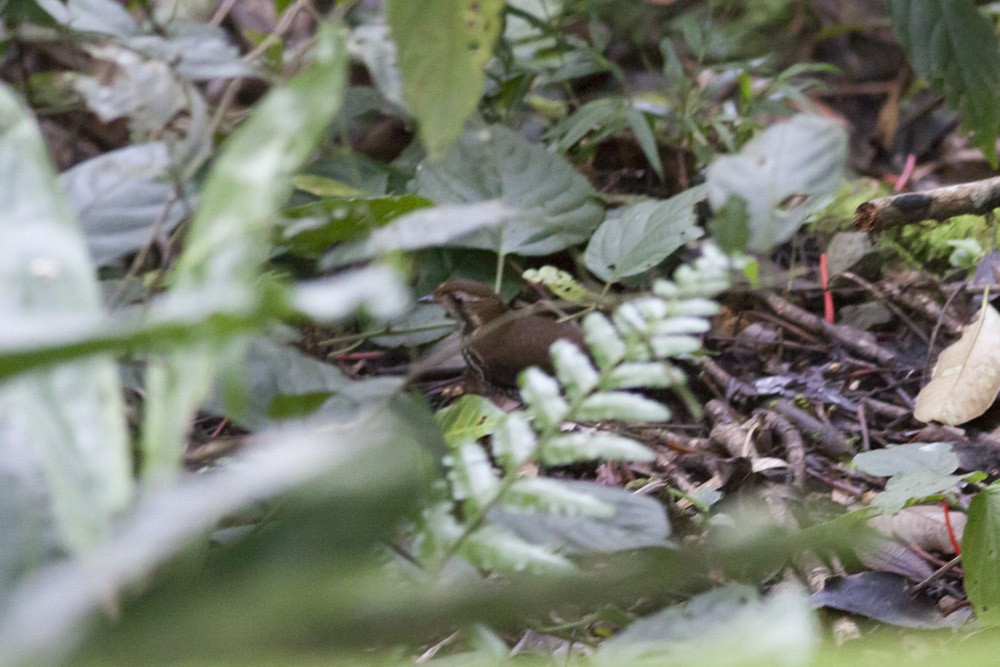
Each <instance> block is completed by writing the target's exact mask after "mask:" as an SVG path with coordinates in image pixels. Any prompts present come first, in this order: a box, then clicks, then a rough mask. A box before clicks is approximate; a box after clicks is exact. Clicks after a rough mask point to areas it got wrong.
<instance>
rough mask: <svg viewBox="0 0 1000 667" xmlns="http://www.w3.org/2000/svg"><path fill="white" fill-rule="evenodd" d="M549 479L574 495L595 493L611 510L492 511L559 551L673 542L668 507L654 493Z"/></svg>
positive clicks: (499, 522)
mask: <svg viewBox="0 0 1000 667" xmlns="http://www.w3.org/2000/svg"><path fill="white" fill-rule="evenodd" d="M545 481H546V482H548V483H551V484H555V485H558V486H560V487H563V489H564V490H565V491H566V492H567V493H571V494H572V495H573V496H574V497H579V496H586V497H588V498H590V499H591V501H592V502H595V503H598V505H599V506H601V507H603V508H608V509H610V514H606V515H603V516H593V515H590V516H588V515H586V514H581V513H575V514H568V513H553V512H538V511H524V510H518V509H516V508H512V507H507V506H498V507H495V508H493V509H492V510H490V512H489V513H488V514H487V517H488V518H489V520H490V521H493V522H494V523H496V524H497V525H499V526H501V527H503V528H505V529H506V530H509V531H511V532H513V533H516V534H517V535H518V536H520V538H521V539H523V540H525V541H527V542H530V543H531V544H536V545H539V546H542V547H546V548H548V549H551V550H553V551H557V552H560V553H594V552H598V553H611V552H615V551H631V550H634V549H643V548H648V547H668V546H670V545H671V543H670V522H669V521H668V519H667V512H666V510H665V508H664V506H663V504H662V503H660V502H659V501H657V500H656V499H655V498H651V497H649V496H641V495H637V494H635V493H630V492H628V491H625V490H624V489H620V488H618V487H612V486H602V485H600V484H595V483H594V482H581V481H577V480H545Z"/></svg>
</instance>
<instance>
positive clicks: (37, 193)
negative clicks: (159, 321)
mask: <svg viewBox="0 0 1000 667" xmlns="http://www.w3.org/2000/svg"><path fill="white" fill-rule="evenodd" d="M0 210H2V211H3V212H4V214H3V215H2V216H0V285H3V290H2V291H0V321H2V322H3V323H4V324H3V327H2V329H4V330H10V329H15V330H19V331H23V332H25V333H27V334H28V336H26V337H30V332H31V331H34V332H35V333H37V332H38V331H44V330H45V329H46V327H47V326H48V325H49V324H50V323H51V322H52V321H53V320H63V321H65V320H74V321H88V322H94V321H100V319H101V318H102V317H103V308H102V306H101V303H100V296H99V291H98V286H97V277H96V275H95V274H94V269H93V266H92V264H91V262H90V258H89V257H88V256H87V250H86V247H85V245H84V240H83V238H82V236H81V234H80V232H79V230H78V229H77V227H76V223H75V220H74V218H73V214H72V212H71V210H70V208H69V206H68V205H67V203H66V200H65V199H64V198H63V195H62V193H61V192H60V191H59V188H58V186H57V184H56V175H55V172H54V170H53V168H52V166H51V164H50V163H49V158H48V155H47V153H46V149H45V144H44V143H43V140H42V137H41V134H40V133H39V130H38V126H37V125H36V124H35V122H34V120H33V119H32V117H31V115H30V114H29V113H28V111H27V110H25V109H24V108H22V107H21V105H20V103H19V102H18V101H17V99H16V98H15V96H14V95H13V94H12V93H11V92H10V91H9V89H7V88H6V87H4V86H0ZM5 365H6V361H5V360H4V359H3V358H2V357H0V367H3V366H5ZM124 414H125V408H124V405H123V403H122V396H121V387H120V384H119V381H118V372H117V369H116V367H115V365H114V363H113V362H112V361H111V360H110V359H108V358H105V357H94V358H92V359H88V360H81V361H77V362H75V363H72V364H64V365H61V366H57V367H52V368H47V369H40V370H36V371H34V372H33V373H30V374H26V375H23V376H21V377H19V378H17V379H15V380H10V381H8V382H6V383H4V384H3V385H0V437H2V438H3V439H4V441H5V442H4V448H5V449H10V448H14V449H13V451H15V452H16V451H19V450H20V451H22V454H21V455H20V461H19V462H18V463H17V465H20V466H22V471H23V472H24V475H26V476H30V475H33V474H35V472H33V471H32V470H33V469H35V470H36V471H37V467H38V466H40V467H41V470H43V471H44V475H45V484H46V486H47V493H48V501H49V502H50V503H51V508H52V514H53V515H54V517H55V520H56V523H57V528H56V533H57V536H58V537H57V539H58V544H59V546H60V547H62V548H64V549H66V550H68V551H70V552H75V553H77V554H80V553H85V552H89V551H90V550H91V549H92V548H93V547H94V545H95V544H96V543H97V542H98V541H99V540H101V539H103V538H104V537H106V536H107V534H108V531H109V529H110V527H111V519H112V516H113V515H114V514H115V513H117V512H120V511H122V510H124V509H125V508H126V506H127V505H128V503H129V501H130V499H131V496H132V490H133V489H132V472H131V468H132V463H131V457H130V451H129V443H128V436H127V431H126V426H125V419H124ZM9 463H12V464H14V463H15V462H14V461H10V462H9ZM22 479H24V478H22ZM12 486H13V489H12V490H14V489H17V486H18V482H16V481H15V482H13V484H12ZM40 493H42V494H43V495H44V492H40ZM40 512H41V513H42V514H45V513H46V511H45V510H44V509H40ZM42 532H43V534H44V532H45V531H44V530H43V531H42ZM40 540H41V541H40V543H39V545H44V543H45V539H44V537H43V536H41V535H40ZM23 546H25V547H26V548H29V549H30V548H32V547H31V546H30V545H29V544H28V543H26V544H24V545H23Z"/></svg>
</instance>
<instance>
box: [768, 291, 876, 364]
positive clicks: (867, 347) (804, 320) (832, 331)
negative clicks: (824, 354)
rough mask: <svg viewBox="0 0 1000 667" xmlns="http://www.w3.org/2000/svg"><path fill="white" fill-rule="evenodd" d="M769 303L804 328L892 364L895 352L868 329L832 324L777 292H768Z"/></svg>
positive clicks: (855, 350) (775, 309)
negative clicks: (884, 345) (879, 342)
mask: <svg viewBox="0 0 1000 667" xmlns="http://www.w3.org/2000/svg"><path fill="white" fill-rule="evenodd" d="M765 300H766V301H767V305H768V306H770V307H771V310H773V311H774V312H775V313H777V314H778V315H781V316H782V317H784V318H786V319H788V320H791V321H792V322H793V323H795V324H797V325H799V326H800V327H802V328H804V329H809V330H811V331H820V332H823V333H825V334H826V335H827V336H829V337H830V338H833V339H834V340H836V341H837V342H839V343H840V344H841V345H843V346H844V347H846V348H847V349H849V350H851V351H853V352H855V353H857V354H860V355H861V356H862V357H864V358H865V359H870V360H872V361H875V362H878V363H879V364H882V365H884V366H888V365H890V364H892V362H893V360H894V359H895V356H896V355H895V354H893V352H891V351H890V350H887V349H886V348H884V347H882V346H881V345H879V344H878V341H876V340H875V337H874V336H872V335H871V334H870V333H868V332H867V331H862V330H861V329H857V328H855V327H849V326H846V325H844V324H830V323H829V322H827V321H826V320H824V319H823V318H822V317H817V316H816V315H813V314H812V313H810V312H809V311H807V310H803V309H802V308H799V307H798V306H796V305H794V304H792V303H791V302H789V301H786V300H785V299H782V298H781V297H780V296H778V295H777V294H768V295H767V296H766V297H765Z"/></svg>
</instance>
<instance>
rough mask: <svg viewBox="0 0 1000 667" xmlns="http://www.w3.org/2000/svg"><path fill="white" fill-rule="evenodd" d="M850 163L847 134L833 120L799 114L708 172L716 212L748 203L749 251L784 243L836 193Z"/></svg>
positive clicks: (770, 129)
mask: <svg viewBox="0 0 1000 667" xmlns="http://www.w3.org/2000/svg"><path fill="white" fill-rule="evenodd" d="M846 160H847V135H846V134H845V133H844V130H843V129H842V128H841V127H840V126H839V125H838V124H837V123H835V122H833V121H832V120H827V119H825V118H820V117H819V116H807V115H800V116H795V117H794V118H792V119H791V120H789V121H788V122H785V123H781V124H780V125H775V126H773V127H770V128H768V129H767V130H766V131H765V132H763V133H762V134H761V135H760V136H758V137H757V138H756V139H754V140H753V141H751V142H750V143H748V144H747V145H746V146H744V147H743V150H742V151H740V153H739V154H737V155H725V156H723V157H720V158H717V159H716V160H715V161H714V162H713V163H712V164H711V165H709V167H708V180H707V185H708V199H709V202H710V203H711V204H712V208H713V209H715V210H716V211H718V210H720V209H722V207H723V206H725V205H726V202H727V201H729V199H730V198H731V197H741V198H743V199H744V200H745V201H746V203H747V215H748V220H747V224H748V225H749V227H750V242H749V244H748V245H747V249H748V250H752V251H755V252H765V251H767V250H769V249H771V248H773V247H774V246H776V245H778V244H779V243H784V242H785V241H787V240H788V239H789V238H791V236H792V234H794V233H795V232H796V231H797V230H798V228H799V227H801V226H802V223H804V222H805V220H806V217H807V216H808V215H809V214H810V213H811V212H812V211H814V210H816V208H818V207H819V206H820V205H821V204H822V203H823V199H824V198H825V197H828V196H830V195H831V194H833V192H834V191H835V190H836V188H837V185H838V184H839V183H840V179H841V176H842V173H843V170H844V164H845V162H846Z"/></svg>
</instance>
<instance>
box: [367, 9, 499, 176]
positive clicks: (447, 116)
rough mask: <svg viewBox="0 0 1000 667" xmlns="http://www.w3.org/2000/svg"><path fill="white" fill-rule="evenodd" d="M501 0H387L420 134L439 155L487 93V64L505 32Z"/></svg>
mask: <svg viewBox="0 0 1000 667" xmlns="http://www.w3.org/2000/svg"><path fill="white" fill-rule="evenodd" d="M503 6H504V3H503V2H502V0H421V2H412V0H388V2H387V3H386V17H387V19H388V21H389V28H390V30H391V31H392V36H393V39H394V40H395V41H396V50H397V62H398V66H399V70H400V72H401V73H402V76H403V93H404V97H405V98H406V102H407V106H408V107H409V110H410V112H411V113H412V114H413V115H414V116H416V117H417V120H418V122H419V123H420V126H419V131H420V137H421V139H422V141H423V143H424V146H426V147H427V151H428V152H429V153H430V154H431V157H432V158H435V159H436V158H439V157H441V155H443V154H444V152H445V151H446V150H447V149H448V147H449V146H450V145H451V144H452V143H453V142H454V141H455V140H456V139H457V138H458V137H459V136H460V135H461V134H462V130H463V129H464V125H465V121H466V119H467V118H468V117H469V115H470V114H471V113H472V112H473V111H474V110H475V108H476V104H477V103H478V102H479V98H480V96H481V95H482V94H483V81H484V74H483V68H484V67H485V66H486V63H487V61H488V60H489V59H490V57H491V56H492V54H493V44H494V42H495V41H496V38H497V35H499V34H500V26H501V23H502V21H501V17H500V13H501V11H502V10H503Z"/></svg>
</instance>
